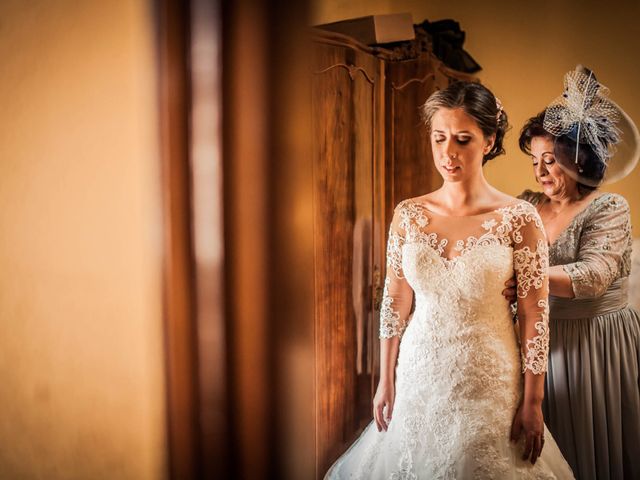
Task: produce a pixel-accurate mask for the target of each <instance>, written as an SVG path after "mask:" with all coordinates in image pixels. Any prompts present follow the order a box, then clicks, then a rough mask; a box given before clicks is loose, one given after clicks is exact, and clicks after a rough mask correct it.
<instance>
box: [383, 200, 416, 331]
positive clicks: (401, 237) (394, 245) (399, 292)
mask: <svg viewBox="0 0 640 480" xmlns="http://www.w3.org/2000/svg"><path fill="white" fill-rule="evenodd" d="M404 208H405V203H404V202H400V203H399V204H398V206H397V207H396V209H395V211H394V213H393V220H392V221H391V225H390V227H389V239H388V241H387V273H386V277H385V281H384V292H383V296H382V304H381V306H380V338H392V337H401V336H402V333H403V332H404V329H405V328H406V327H407V322H408V317H409V313H410V311H411V303H412V301H413V290H412V289H411V287H410V286H409V284H408V283H407V280H406V279H405V278H404V273H403V271H402V246H403V245H404V242H405V237H406V224H405V222H407V221H408V220H409V219H408V217H407V216H406V214H405V213H406V212H405V210H404ZM403 214H405V215H404V216H403Z"/></svg>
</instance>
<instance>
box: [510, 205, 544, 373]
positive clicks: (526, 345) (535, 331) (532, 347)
mask: <svg viewBox="0 0 640 480" xmlns="http://www.w3.org/2000/svg"><path fill="white" fill-rule="evenodd" d="M514 221H515V225H514V230H513V268H514V270H515V274H516V280H517V282H518V290H517V294H518V305H517V313H518V324H519V326H520V339H521V341H520V344H521V355H522V372H523V373H524V372H526V371H527V370H529V371H531V372H532V373H534V374H536V375H540V374H544V373H545V372H546V371H547V356H548V354H549V303H548V296H549V249H548V246H547V240H546V235H545V233H544V228H543V226H542V221H541V220H540V216H539V215H538V212H537V211H536V209H535V207H533V206H532V205H530V204H522V207H521V209H520V212H519V214H518V215H516V216H515V217H514Z"/></svg>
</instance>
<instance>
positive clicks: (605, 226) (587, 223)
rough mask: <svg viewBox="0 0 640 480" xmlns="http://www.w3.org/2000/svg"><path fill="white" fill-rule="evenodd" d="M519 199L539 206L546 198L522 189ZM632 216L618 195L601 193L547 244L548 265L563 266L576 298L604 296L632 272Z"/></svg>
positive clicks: (540, 194) (538, 193)
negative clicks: (616, 282) (613, 284)
mask: <svg viewBox="0 0 640 480" xmlns="http://www.w3.org/2000/svg"><path fill="white" fill-rule="evenodd" d="M519 198H522V199H523V200H526V201H528V202H530V203H531V204H533V205H536V206H537V205H539V204H540V203H541V202H543V201H546V200H547V197H546V196H545V195H544V194H543V193H541V192H533V191H531V190H525V191H524V192H523V193H522V194H521V195H520V196H519ZM632 243H633V239H632V236H631V216H630V211H629V204H628V203H627V201H626V200H625V199H624V197H622V196H621V195H617V194H614V193H604V194H602V195H600V196H599V197H597V198H596V199H594V200H593V201H592V202H591V203H590V204H589V205H588V206H587V207H586V208H585V209H584V210H582V211H581V212H580V213H578V214H577V215H576V216H575V217H574V218H573V220H572V221H571V223H570V224H569V225H568V226H567V228H565V229H564V231H563V232H562V233H561V234H560V236H559V237H558V238H557V239H556V240H555V241H554V242H553V243H552V244H551V245H550V247H549V260H550V264H551V265H562V268H563V270H564V271H565V272H566V273H567V275H569V278H570V279H571V284H572V287H573V292H574V295H575V298H578V299H580V298H594V297H600V296H602V295H604V293H605V292H606V291H607V289H608V288H609V287H610V286H611V284H612V283H613V282H614V281H616V280H617V279H619V278H625V277H628V276H629V274H630V272H631V246H632Z"/></svg>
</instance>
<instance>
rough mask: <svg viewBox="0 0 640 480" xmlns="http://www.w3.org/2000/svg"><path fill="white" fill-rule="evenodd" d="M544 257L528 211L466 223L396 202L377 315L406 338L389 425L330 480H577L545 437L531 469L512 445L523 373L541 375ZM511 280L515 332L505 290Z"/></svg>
mask: <svg viewBox="0 0 640 480" xmlns="http://www.w3.org/2000/svg"><path fill="white" fill-rule="evenodd" d="M454 239H455V241H453V240H454ZM458 239H460V240H458ZM548 258H549V257H548V247H547V243H546V239H545V235H544V231H543V228H542V222H541V221H540V217H539V216H538V213H537V211H536V209H535V208H534V207H533V206H532V205H530V204H529V203H527V202H523V201H518V202H517V203H515V204H512V205H509V206H506V207H503V208H500V209H497V210H495V211H493V212H489V213H486V214H482V215H476V216H469V217H446V216H440V215H438V214H435V213H433V212H431V211H429V210H428V209H427V208H426V207H425V206H424V205H422V204H421V203H419V202H418V201H414V200H411V199H410V200H405V201H403V202H401V203H400V204H398V206H397V207H396V209H395V212H394V217H393V221H392V223H391V227H390V230H389V240H388V245H387V276H386V279H385V289H384V295H383V301H382V306H381V314H380V337H381V338H391V337H394V336H399V337H401V342H400V350H399V355H398V364H397V367H396V383H395V392H396V393H395V404H394V411H393V419H392V420H391V422H390V423H389V428H388V430H387V431H386V432H384V431H383V432H378V431H377V429H376V426H375V423H374V422H372V423H371V424H369V426H368V427H367V428H366V429H365V431H364V432H363V433H362V435H361V436H360V437H359V438H358V440H356V442H355V443H354V444H353V445H351V447H350V448H349V449H348V450H347V452H346V453H345V454H344V455H342V457H340V458H339V459H338V460H337V461H336V463H335V464H334V465H333V466H332V467H331V469H330V470H329V472H328V473H327V475H326V477H325V478H327V479H367V480H368V479H372V480H376V479H389V480H400V479H408V480H418V479H491V478H495V479H503V478H518V479H555V478H558V479H565V478H573V475H572V473H571V469H570V468H569V466H568V465H567V463H566V462H565V460H564V458H563V457H562V454H561V453H560V451H559V450H558V447H557V446H556V444H555V442H554V441H553V438H551V436H550V434H549V432H545V446H544V448H543V451H542V456H541V457H540V458H539V459H538V461H537V462H536V464H535V465H533V466H532V465H531V464H530V463H529V462H525V461H522V460H521V459H520V455H521V453H522V445H513V444H511V443H510V441H509V433H510V429H511V422H512V420H513V416H514V414H515V412H516V410H517V407H518V405H519V401H520V399H521V396H522V389H523V380H522V379H523V375H522V374H523V372H524V371H526V370H530V371H531V372H533V373H534V374H542V373H544V372H545V371H546V367H547V354H548V345H549V330H548V304H547V296H548V277H547V268H548ZM514 271H515V274H516V277H517V282H518V306H517V311H518V319H519V320H518V324H519V325H516V326H514V324H513V320H512V315H511V311H510V307H509V305H508V302H507V301H506V300H505V298H504V297H503V296H502V293H501V292H502V290H503V288H504V282H505V281H506V280H507V279H509V278H510V277H511V276H512V275H513V272H514ZM414 295H415V310H414V311H413V313H411V308H412V304H413V299H414ZM520 338H522V341H520V340H519V339H520Z"/></svg>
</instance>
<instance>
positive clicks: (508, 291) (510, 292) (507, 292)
mask: <svg viewBox="0 0 640 480" xmlns="http://www.w3.org/2000/svg"><path fill="white" fill-rule="evenodd" d="M504 285H505V287H506V288H505V289H504V290H502V295H503V296H504V298H506V299H507V300H508V301H509V303H514V302H515V301H516V300H517V299H518V298H517V291H518V284H517V282H516V277H515V276H513V277H511V278H510V279H509V280H507V281H506V282H504Z"/></svg>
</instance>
